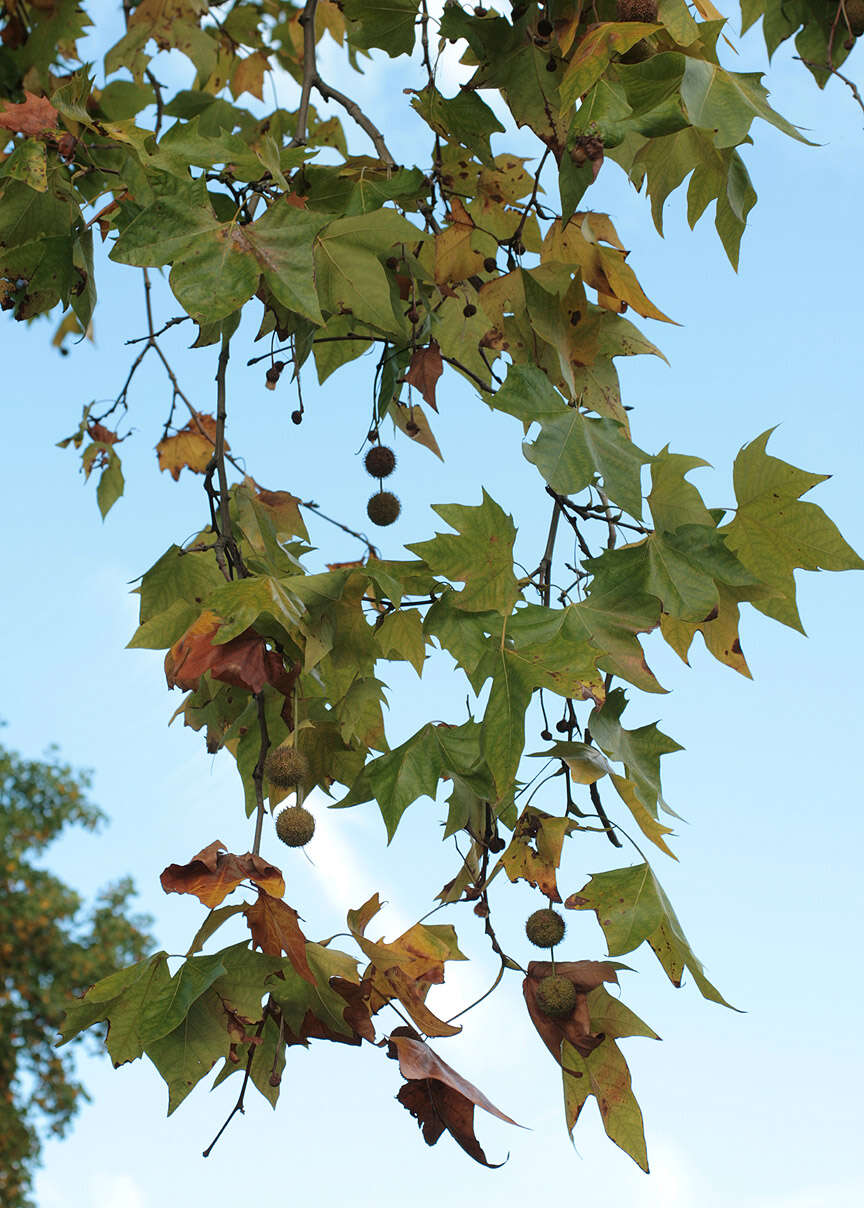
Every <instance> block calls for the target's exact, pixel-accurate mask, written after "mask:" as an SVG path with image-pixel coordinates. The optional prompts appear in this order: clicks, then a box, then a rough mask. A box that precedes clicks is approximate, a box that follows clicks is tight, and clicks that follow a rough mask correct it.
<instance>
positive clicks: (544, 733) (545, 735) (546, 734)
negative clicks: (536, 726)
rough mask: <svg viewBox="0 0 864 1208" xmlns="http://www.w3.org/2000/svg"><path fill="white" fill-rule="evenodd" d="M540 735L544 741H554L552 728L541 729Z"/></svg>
mask: <svg viewBox="0 0 864 1208" xmlns="http://www.w3.org/2000/svg"><path fill="white" fill-rule="evenodd" d="M540 737H541V738H542V739H543V741H544V742H551V741H552V731H551V730H541V731H540Z"/></svg>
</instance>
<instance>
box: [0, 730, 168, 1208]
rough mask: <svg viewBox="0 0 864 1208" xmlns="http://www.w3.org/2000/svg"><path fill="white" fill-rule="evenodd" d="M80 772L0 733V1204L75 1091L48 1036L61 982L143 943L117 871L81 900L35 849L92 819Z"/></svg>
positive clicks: (74, 988) (113, 964) (71, 1107)
mask: <svg viewBox="0 0 864 1208" xmlns="http://www.w3.org/2000/svg"><path fill="white" fill-rule="evenodd" d="M88 788H89V780H88V778H87V776H86V775H84V774H82V773H80V772H75V771H73V770H72V769H71V768H70V767H68V766H66V765H65V764H63V763H60V762H59V761H58V760H57V759H56V757H54V756H53V754H52V755H49V757H48V758H47V759H46V760H45V761H40V760H28V759H22V758H21V757H20V756H19V755H16V754H15V753H14V752H12V751H9V750H7V749H6V747H4V746H2V745H0V1204H2V1205H3V1208H25V1206H29V1205H31V1204H32V1203H33V1201H32V1200H31V1198H30V1188H31V1181H32V1176H33V1170H34V1168H35V1166H36V1165H37V1164H38V1160H39V1152H40V1148H41V1142H40V1130H43V1129H47V1131H48V1132H49V1133H50V1134H53V1135H55V1136H63V1134H64V1133H65V1132H66V1130H67V1128H68V1126H69V1123H70V1121H71V1120H72V1118H73V1116H74V1115H75V1112H76V1111H77V1110H78V1107H79V1105H80V1103H81V1101H82V1100H83V1099H86V1098H87V1093H86V1091H85V1090H84V1087H83V1086H82V1085H81V1083H80V1082H79V1081H78V1080H77V1078H76V1076H75V1057H74V1053H73V1052H72V1051H70V1050H64V1051H62V1052H60V1051H58V1050H57V1048H56V1047H55V1046H56V1043H57V1038H58V1031H59V1028H60V1023H61V1020H62V1019H63V1013H64V1011H65V1009H66V1007H67V1006H68V1005H69V1001H70V998H71V996H72V995H73V994H77V995H81V994H83V993H84V992H85V991H86V990H87V989H88V988H89V987H90V986H92V985H93V983H94V982H97V981H99V980H100V979H101V978H103V977H105V976H106V974H108V973H111V972H112V971H113V970H114V969H116V968H117V967H118V966H120V965H124V964H126V963H127V962H129V961H135V960H140V959H141V957H142V956H143V955H144V953H145V952H146V951H147V949H148V948H149V947H150V945H151V943H152V939H151V936H150V935H149V934H148V927H149V924H150V920H149V919H147V918H144V917H142V916H140V915H134V914H132V913H130V901H131V898H132V896H133V893H134V890H133V887H132V882H131V881H130V880H129V879H128V878H124V879H123V880H120V881H117V882H115V883H114V884H112V885H109V886H107V887H106V888H105V889H103V890H102V892H101V893H100V894H99V896H98V898H97V899H96V901H95V902H94V903H93V904H92V905H91V906H89V907H88V906H86V904H85V903H84V902H83V901H82V899H81V897H80V896H79V895H78V894H77V893H76V892H75V891H74V890H73V889H71V888H70V887H69V886H68V885H64V883H63V882H62V881H61V880H59V878H57V877H55V876H54V875H53V874H52V873H50V872H48V871H47V870H46V869H45V868H44V867H43V866H42V865H41V861H40V857H41V856H42V855H43V853H44V852H45V849H46V848H47V847H48V846H49V844H50V843H51V842H52V841H53V840H54V839H56V838H57V837H58V836H59V835H61V834H62V833H63V831H64V830H66V829H67V828H69V827H75V826H79V827H84V828H85V829H86V830H91V831H92V830H95V829H96V828H97V827H98V826H99V825H100V823H101V822H103V821H104V819H105V815H104V814H103V813H102V812H101V810H99V809H97V808H96V807H95V806H94V805H92V804H90V802H89V801H88V800H87V797H86V792H87V789H88Z"/></svg>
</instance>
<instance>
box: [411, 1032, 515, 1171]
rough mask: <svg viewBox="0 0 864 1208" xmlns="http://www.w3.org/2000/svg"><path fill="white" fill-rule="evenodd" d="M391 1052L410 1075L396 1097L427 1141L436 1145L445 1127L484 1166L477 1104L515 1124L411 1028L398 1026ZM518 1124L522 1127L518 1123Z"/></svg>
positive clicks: (489, 1163) (487, 1162) (490, 1164)
mask: <svg viewBox="0 0 864 1208" xmlns="http://www.w3.org/2000/svg"><path fill="white" fill-rule="evenodd" d="M388 1053H389V1056H391V1057H396V1058H398V1061H399V1070H400V1072H401V1074H402V1076H403V1077H404V1078H406V1079H407V1081H406V1083H405V1085H404V1086H403V1087H402V1089H401V1090H400V1091H399V1094H398V1095H397V1096H396V1098H397V1099H398V1100H399V1102H400V1103H401V1104H402V1106H403V1107H405V1108H407V1109H408V1111H409V1112H410V1113H411V1115H412V1116H413V1117H414V1118H415V1119H416V1121H417V1123H418V1124H419V1125H420V1128H421V1130H422V1132H423V1140H424V1141H425V1142H426V1144H427V1145H434V1144H435V1142H436V1141H437V1140H438V1138H439V1137H440V1136H441V1134H442V1133H443V1132H444V1130H445V1129H446V1130H447V1132H449V1133H450V1135H451V1136H452V1137H453V1139H454V1141H455V1142H456V1144H457V1145H459V1146H461V1148H462V1149H464V1150H465V1152H466V1153H467V1154H468V1155H469V1156H470V1157H472V1158H473V1159H474V1161H475V1162H480V1163H481V1165H483V1166H488V1167H490V1168H493V1169H494V1168H496V1167H497V1166H500V1165H502V1163H500V1162H498V1163H495V1162H489V1161H488V1160H487V1158H486V1155H485V1153H484V1152H483V1150H482V1148H481V1147H480V1144H479V1142H478V1140H477V1138H476V1136H475V1135H474V1107H475V1105H476V1106H477V1107H482V1108H483V1109H484V1111H487V1112H490V1113H491V1114H492V1115H493V1116H497V1117H498V1119H499V1120H504V1121H505V1122H506V1123H507V1124H516V1121H515V1120H511V1119H510V1117H509V1116H505V1115H504V1113H503V1112H501V1111H499V1110H498V1108H497V1107H495V1105H494V1104H492V1103H490V1102H489V1100H488V1099H487V1098H486V1096H485V1095H484V1094H483V1092H482V1091H479V1090H478V1089H477V1087H476V1086H472V1084H471V1083H470V1082H468V1081H466V1079H464V1078H463V1077H462V1076H461V1075H460V1074H457V1073H456V1071H455V1070H454V1069H451V1067H450V1066H449V1065H447V1063H446V1062H445V1061H442V1060H441V1058H440V1057H438V1056H437V1055H436V1054H435V1053H433V1052H432V1050H431V1049H430V1048H429V1047H428V1045H425V1044H424V1043H423V1042H422V1041H421V1040H420V1039H419V1037H417V1035H416V1033H414V1032H413V1030H412V1029H410V1028H395V1029H394V1030H393V1032H391V1034H390V1046H389V1049H388ZM517 1127H519V1126H518V1125H517Z"/></svg>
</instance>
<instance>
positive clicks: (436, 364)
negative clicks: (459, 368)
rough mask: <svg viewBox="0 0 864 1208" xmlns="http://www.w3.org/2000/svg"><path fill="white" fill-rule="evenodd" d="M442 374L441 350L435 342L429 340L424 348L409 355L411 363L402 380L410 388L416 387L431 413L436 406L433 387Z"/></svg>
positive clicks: (436, 408)
mask: <svg viewBox="0 0 864 1208" xmlns="http://www.w3.org/2000/svg"><path fill="white" fill-rule="evenodd" d="M443 372H444V361H443V360H442V357H441V349H440V348H439V347H438V344H437V342H436V341H435V340H430V342H429V343H428V344H427V345H426V347H425V348H415V349H414V352H413V353H412V354H411V363H410V364H409V366H408V372H407V373H406V374H405V377H404V378H403V379H402V380H403V381H405V382H407V383H408V384H409V385H411V386H416V387H417V389H418V390H419V391H420V393H421V394H422V395H423V398H424V400H425V402H427V403H428V404H429V406H430V407H431V408H432V410H433V411H437V410H438V404H437V403H436V402H435V387H436V386H437V384H438V379H439V378H440V376H441V374H442V373H443Z"/></svg>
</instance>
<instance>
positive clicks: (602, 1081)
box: [561, 1036, 648, 1174]
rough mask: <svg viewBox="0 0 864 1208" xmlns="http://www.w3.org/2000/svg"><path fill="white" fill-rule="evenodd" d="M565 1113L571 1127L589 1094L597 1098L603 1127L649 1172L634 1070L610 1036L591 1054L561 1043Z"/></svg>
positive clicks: (609, 1135)
mask: <svg viewBox="0 0 864 1208" xmlns="http://www.w3.org/2000/svg"><path fill="white" fill-rule="evenodd" d="M561 1065H562V1069H563V1076H564V1114H565V1118H566V1121H567V1129H568V1131H572V1129H573V1128H574V1127H575V1125H576V1121H577V1120H578V1119H579V1114H580V1112H581V1111H582V1108H583V1107H584V1106H585V1101H586V1100H587V1099H588V1097H589V1095H594V1096H595V1097H596V1099H597V1106H598V1107H599V1109H600V1117H601V1119H602V1121H603V1127H604V1129H605V1130H606V1135H607V1136H608V1137H609V1140H610V1141H614V1142H615V1144H616V1145H618V1146H619V1147H620V1148H621V1149H623V1150H624V1152H625V1153H626V1154H629V1155H630V1157H631V1158H632V1159H633V1161H634V1162H635V1163H636V1165H637V1166H640V1167H641V1168H642V1169H643V1170H644V1171H645V1173H646V1174H647V1173H648V1153H647V1149H646V1147H645V1130H644V1126H643V1123H642V1112H641V1111H640V1109H639V1104H638V1103H637V1102H636V1097H635V1095H634V1094H633V1091H632V1089H631V1086H630V1071H629V1069H628V1068H627V1062H626V1061H625V1060H624V1057H623V1054H622V1053H621V1050H620V1049H619V1048H618V1046H617V1044H616V1043H615V1041H614V1040H613V1039H612V1038H611V1037H609V1036H607V1037H606V1038H605V1039H604V1040H603V1041H602V1043H601V1044H599V1045H598V1046H597V1047H596V1048H595V1049H594V1050H593V1051H592V1052H590V1053H589V1054H588V1055H587V1057H584V1056H583V1055H582V1054H581V1053H580V1052H579V1050H578V1049H577V1048H576V1047H575V1046H573V1045H571V1044H568V1042H567V1041H566V1040H565V1041H564V1043H563V1044H562V1046H561Z"/></svg>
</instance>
